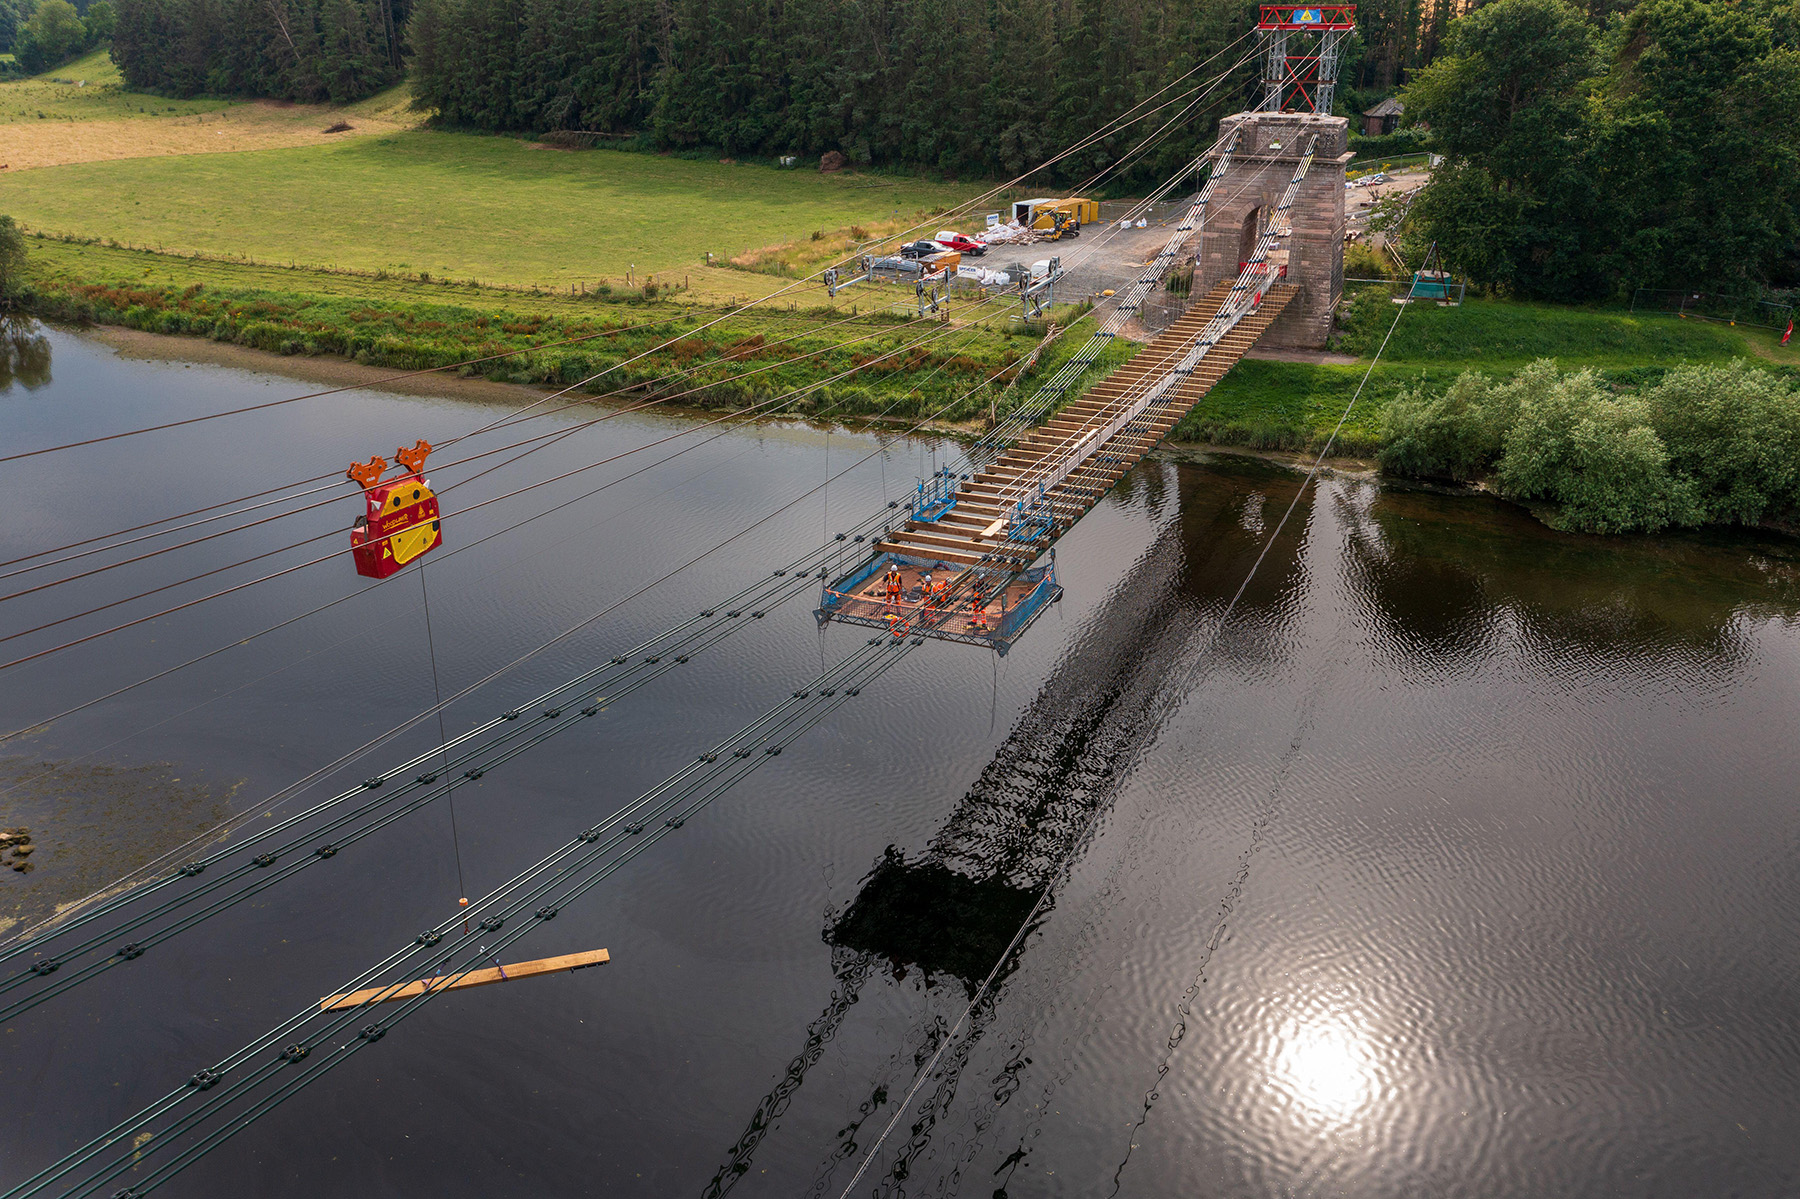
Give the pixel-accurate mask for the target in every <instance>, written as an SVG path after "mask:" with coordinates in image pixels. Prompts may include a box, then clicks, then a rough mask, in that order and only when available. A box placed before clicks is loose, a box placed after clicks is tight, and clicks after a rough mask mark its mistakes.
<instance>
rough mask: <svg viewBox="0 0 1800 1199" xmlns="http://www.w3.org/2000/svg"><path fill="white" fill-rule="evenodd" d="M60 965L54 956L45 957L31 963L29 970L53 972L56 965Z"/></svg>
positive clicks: (45, 972)
mask: <svg viewBox="0 0 1800 1199" xmlns="http://www.w3.org/2000/svg"><path fill="white" fill-rule="evenodd" d="M61 965H62V963H61V962H59V961H57V960H56V959H55V958H45V959H44V960H43V961H41V962H33V963H31V972H32V973H33V974H55V973H56V969H57V967H58V966H61Z"/></svg>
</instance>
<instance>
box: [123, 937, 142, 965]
mask: <svg viewBox="0 0 1800 1199" xmlns="http://www.w3.org/2000/svg"><path fill="white" fill-rule="evenodd" d="M119 956H120V957H122V958H124V959H125V960H126V961H128V962H129V961H131V960H132V959H133V958H141V957H143V956H144V947H143V946H142V945H139V944H138V943H137V942H136V941H133V942H132V943H131V944H129V945H121V946H119Z"/></svg>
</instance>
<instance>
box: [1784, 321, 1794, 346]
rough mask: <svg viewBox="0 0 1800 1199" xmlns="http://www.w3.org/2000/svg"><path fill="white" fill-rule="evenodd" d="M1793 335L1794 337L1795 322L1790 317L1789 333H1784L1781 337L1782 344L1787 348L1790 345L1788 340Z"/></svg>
mask: <svg viewBox="0 0 1800 1199" xmlns="http://www.w3.org/2000/svg"><path fill="white" fill-rule="evenodd" d="M1793 335H1794V322H1793V319H1792V318H1791V317H1790V318H1789V319H1788V327H1787V332H1786V333H1783V334H1782V335H1781V344H1782V345H1784V346H1785V345H1786V344H1787V343H1788V338H1790V337H1792V336H1793Z"/></svg>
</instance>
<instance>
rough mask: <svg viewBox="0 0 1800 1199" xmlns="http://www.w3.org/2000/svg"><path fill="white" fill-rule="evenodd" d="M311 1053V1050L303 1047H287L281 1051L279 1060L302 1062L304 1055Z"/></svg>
mask: <svg viewBox="0 0 1800 1199" xmlns="http://www.w3.org/2000/svg"><path fill="white" fill-rule="evenodd" d="M311 1052H312V1050H310V1049H308V1048H307V1047H306V1046H304V1045H289V1046H288V1047H287V1048H286V1049H283V1050H282V1051H281V1060H282V1061H284V1062H298V1061H301V1060H303V1059H304V1058H305V1057H306V1055H307V1054H309V1053H311Z"/></svg>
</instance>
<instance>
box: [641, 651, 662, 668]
mask: <svg viewBox="0 0 1800 1199" xmlns="http://www.w3.org/2000/svg"><path fill="white" fill-rule="evenodd" d="M644 661H646V662H648V663H650V665H652V666H655V665H656V664H657V663H658V662H660V661H662V659H661V658H659V657H657V656H655V655H654V654H653V655H651V656H650V657H648V658H645V659H644Z"/></svg>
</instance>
